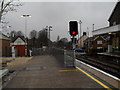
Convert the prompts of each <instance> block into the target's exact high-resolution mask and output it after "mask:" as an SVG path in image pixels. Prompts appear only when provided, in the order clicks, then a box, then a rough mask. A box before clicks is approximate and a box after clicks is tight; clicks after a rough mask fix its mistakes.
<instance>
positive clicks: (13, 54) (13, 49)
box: [12, 46, 15, 60]
mask: <svg viewBox="0 0 120 90" xmlns="http://www.w3.org/2000/svg"><path fill="white" fill-rule="evenodd" d="M12 58H13V60H15V47H14V46H12Z"/></svg>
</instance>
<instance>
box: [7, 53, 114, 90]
mask: <svg viewBox="0 0 120 90" xmlns="http://www.w3.org/2000/svg"><path fill="white" fill-rule="evenodd" d="M21 68H22V67H21ZM7 88H8V89H9V88H82V89H86V88H89V89H90V88H91V89H104V88H106V89H109V90H111V88H114V87H113V86H111V85H110V84H108V83H106V82H105V81H102V80H100V79H99V78H96V77H94V76H93V75H91V74H89V73H87V72H85V71H84V70H83V69H81V68H80V67H76V68H69V67H64V65H62V64H60V63H59V61H58V60H57V59H56V58H55V57H53V56H50V55H43V56H34V57H33V58H32V59H31V60H29V62H28V63H27V64H26V65H25V66H24V68H23V69H21V70H19V71H18V72H17V73H16V75H15V77H14V78H13V79H12V80H11V81H10V82H9V83H8V84H7V86H6V87H5V89H7Z"/></svg>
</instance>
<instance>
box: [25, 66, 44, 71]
mask: <svg viewBox="0 0 120 90" xmlns="http://www.w3.org/2000/svg"><path fill="white" fill-rule="evenodd" d="M44 69H46V67H42V66H41V67H27V68H26V70H28V71H33V70H44Z"/></svg>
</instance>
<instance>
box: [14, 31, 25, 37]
mask: <svg viewBox="0 0 120 90" xmlns="http://www.w3.org/2000/svg"><path fill="white" fill-rule="evenodd" d="M16 36H23V37H24V34H23V32H22V31H17V33H16Z"/></svg>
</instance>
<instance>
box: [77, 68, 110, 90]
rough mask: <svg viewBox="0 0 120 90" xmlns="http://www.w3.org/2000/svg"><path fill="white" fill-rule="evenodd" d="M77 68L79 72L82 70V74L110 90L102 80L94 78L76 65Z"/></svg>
mask: <svg viewBox="0 0 120 90" xmlns="http://www.w3.org/2000/svg"><path fill="white" fill-rule="evenodd" d="M76 68H77V69H78V70H80V71H81V72H83V73H84V74H86V75H87V76H88V77H90V78H91V79H93V80H94V81H96V82H97V83H98V84H100V85H101V86H103V87H104V88H106V89H107V90H112V89H111V88H109V87H108V86H106V85H105V84H103V83H102V82H100V81H99V80H97V79H95V78H94V77H93V76H91V75H90V74H88V73H87V72H85V71H83V70H82V69H81V68H79V67H76Z"/></svg>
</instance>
